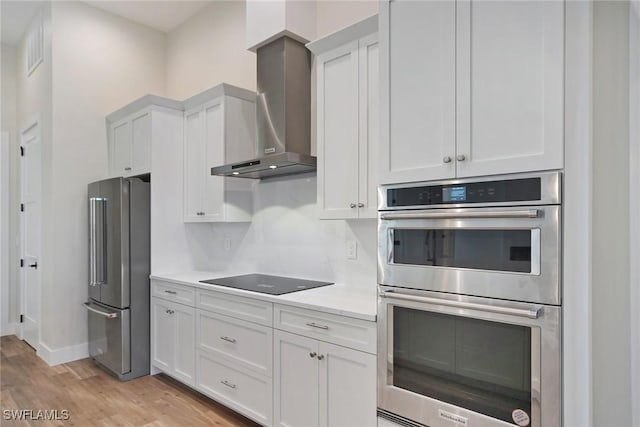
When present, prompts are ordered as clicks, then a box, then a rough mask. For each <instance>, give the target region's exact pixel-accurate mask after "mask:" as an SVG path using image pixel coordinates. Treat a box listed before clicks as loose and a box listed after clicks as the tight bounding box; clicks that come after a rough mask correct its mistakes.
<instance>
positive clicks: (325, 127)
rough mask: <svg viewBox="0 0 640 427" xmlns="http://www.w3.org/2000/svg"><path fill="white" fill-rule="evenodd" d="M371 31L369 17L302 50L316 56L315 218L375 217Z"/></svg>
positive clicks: (374, 45)
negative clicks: (316, 171)
mask: <svg viewBox="0 0 640 427" xmlns="http://www.w3.org/2000/svg"><path fill="white" fill-rule="evenodd" d="M377 27H378V22H377V17H376V16H373V17H371V18H368V19H366V20H364V21H361V22H359V23H357V24H354V25H352V26H350V27H347V28H345V29H343V30H341V31H338V32H336V33H333V34H331V35H329V36H327V37H325V38H322V39H320V40H317V41H314V42H312V43H309V44H308V45H307V47H308V48H309V49H310V50H311V51H312V52H313V53H314V54H315V55H316V58H315V69H316V76H317V84H316V87H317V92H316V93H317V95H316V129H317V134H316V140H317V156H318V181H317V182H318V196H317V197H318V205H319V207H320V217H321V218H325V219H336V218H338V219H349V218H376V217H377V204H376V202H377V185H378V171H379V166H378V161H379V160H378V145H379V144H378V134H379V131H378V124H379V120H378V104H379V101H378V97H379V94H378V85H379V73H378V68H379V67H378V36H377Z"/></svg>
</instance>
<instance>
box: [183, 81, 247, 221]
mask: <svg viewBox="0 0 640 427" xmlns="http://www.w3.org/2000/svg"><path fill="white" fill-rule="evenodd" d="M255 97H256V95H255V93H254V92H251V91H248V90H245V89H241V88H237V87H234V86H231V85H227V84H221V85H218V86H215V87H213V88H212V89H210V90H208V91H205V92H203V93H201V94H198V95H196V96H194V97H192V98H189V99H187V100H186V101H184V109H185V112H184V221H185V222H218V221H230V222H233V221H250V220H251V215H252V193H251V188H252V185H253V181H252V180H247V179H242V178H226V177H220V176H212V175H211V167H213V166H220V165H222V164H225V163H232V162H236V161H241V160H246V159H249V158H252V157H254V156H255V154H256V153H255V147H256V145H255V141H256V133H255V132H256V131H255V129H256V127H255Z"/></svg>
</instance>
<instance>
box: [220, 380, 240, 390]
mask: <svg viewBox="0 0 640 427" xmlns="http://www.w3.org/2000/svg"><path fill="white" fill-rule="evenodd" d="M220 383H221V384H224V385H226V386H227V387H229V388H236V385H235V384H231V383H230V382H229V381H227V380H224V381H220Z"/></svg>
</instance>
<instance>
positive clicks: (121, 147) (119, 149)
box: [110, 119, 132, 176]
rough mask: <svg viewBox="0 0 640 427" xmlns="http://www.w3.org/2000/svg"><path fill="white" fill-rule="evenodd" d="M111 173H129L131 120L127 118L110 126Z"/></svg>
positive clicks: (117, 174)
mask: <svg viewBox="0 0 640 427" xmlns="http://www.w3.org/2000/svg"><path fill="white" fill-rule="evenodd" d="M110 166H111V167H110V169H111V175H113V176H125V175H129V174H130V173H131V170H132V168H131V121H130V120H129V119H126V120H122V121H120V122H117V123H114V124H113V125H112V126H111V165H110Z"/></svg>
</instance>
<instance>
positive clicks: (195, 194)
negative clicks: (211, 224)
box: [184, 108, 204, 222]
mask: <svg viewBox="0 0 640 427" xmlns="http://www.w3.org/2000/svg"><path fill="white" fill-rule="evenodd" d="M202 116H203V115H202V113H201V110H200V109H199V108H198V109H195V110H190V111H186V112H185V113H184V221H185V222H192V221H200V220H202V216H203V215H204V211H203V209H202V192H203V186H204V177H203V173H202V167H203V165H204V160H203V157H204V135H203V129H204V125H203V124H202Z"/></svg>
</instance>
